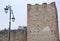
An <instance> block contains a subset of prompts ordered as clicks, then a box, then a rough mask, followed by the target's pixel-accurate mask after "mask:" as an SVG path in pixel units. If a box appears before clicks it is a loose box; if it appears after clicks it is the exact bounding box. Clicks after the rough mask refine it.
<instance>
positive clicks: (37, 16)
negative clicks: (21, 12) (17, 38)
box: [27, 2, 59, 41]
mask: <svg viewBox="0 0 60 41" xmlns="http://www.w3.org/2000/svg"><path fill="white" fill-rule="evenodd" d="M57 20H58V19H57V10H56V5H55V2H52V3H51V4H47V3H43V4H42V5H39V4H35V5H31V4H28V5H27V41H58V40H59V39H58V21H57Z"/></svg>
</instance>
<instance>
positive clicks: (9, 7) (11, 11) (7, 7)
mask: <svg viewBox="0 0 60 41" xmlns="http://www.w3.org/2000/svg"><path fill="white" fill-rule="evenodd" d="M4 10H5V13H7V12H8V10H9V11H10V14H9V41H10V29H11V19H12V21H13V22H14V20H15V17H14V14H13V10H12V9H11V6H10V5H8V6H6V8H4ZM11 15H12V16H13V17H12V18H11Z"/></svg>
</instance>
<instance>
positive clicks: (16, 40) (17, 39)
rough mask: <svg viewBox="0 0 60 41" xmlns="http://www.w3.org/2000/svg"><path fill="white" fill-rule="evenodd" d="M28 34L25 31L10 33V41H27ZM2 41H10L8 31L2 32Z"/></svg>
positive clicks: (0, 39)
mask: <svg viewBox="0 0 60 41" xmlns="http://www.w3.org/2000/svg"><path fill="white" fill-rule="evenodd" d="M26 36H27V32H26V30H24V29H17V30H11V31H10V41H26ZM0 41H9V35H8V30H1V31H0Z"/></svg>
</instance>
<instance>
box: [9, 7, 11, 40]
mask: <svg viewBox="0 0 60 41" xmlns="http://www.w3.org/2000/svg"><path fill="white" fill-rule="evenodd" d="M10 28H11V7H10V15H9V41H10Z"/></svg>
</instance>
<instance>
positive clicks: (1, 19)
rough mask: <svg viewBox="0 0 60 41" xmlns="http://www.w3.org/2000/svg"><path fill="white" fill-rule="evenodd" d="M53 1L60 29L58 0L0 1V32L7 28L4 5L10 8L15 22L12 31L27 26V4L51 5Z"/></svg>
mask: <svg viewBox="0 0 60 41" xmlns="http://www.w3.org/2000/svg"><path fill="white" fill-rule="evenodd" d="M54 1H55V2H56V7H57V11H58V22H59V27H60V14H59V13H60V0H0V30H2V29H4V28H8V26H9V23H8V22H9V12H8V13H7V14H6V13H5V12H4V8H5V7H6V5H11V6H12V9H13V12H14V15H15V18H16V19H15V22H14V23H13V22H12V29H17V28H18V26H27V4H36V3H38V4H42V3H44V2H46V3H51V2H54ZM59 29H60V28H59Z"/></svg>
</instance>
